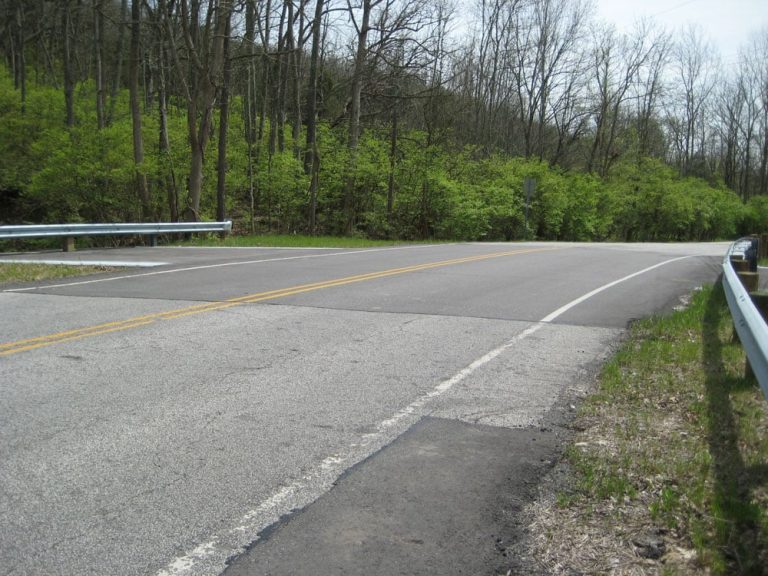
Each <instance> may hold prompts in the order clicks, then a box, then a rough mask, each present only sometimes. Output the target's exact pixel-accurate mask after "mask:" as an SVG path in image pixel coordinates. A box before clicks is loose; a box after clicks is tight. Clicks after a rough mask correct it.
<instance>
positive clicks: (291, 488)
mask: <svg viewBox="0 0 768 576" xmlns="http://www.w3.org/2000/svg"><path fill="white" fill-rule="evenodd" d="M686 258H691V256H681V257H679V258H672V259H671V260H665V261H664V262H661V263H659V264H654V265H653V266H649V267H648V268H643V269H642V270H639V271H638V272H634V273H633V274H629V275H627V276H624V277H623V278H619V279H618V280H614V281H613V282H609V283H608V284H604V285H603V286H600V287H599V288H596V289H594V290H592V291H591V292H587V293H586V294H584V295H583V296H580V297H579V298H576V299H575V300H572V301H571V302H569V303H568V304H566V305H565V306H561V307H560V308H558V309H557V310H555V311H554V312H552V313H550V314H547V315H546V316H545V317H544V318H542V319H541V320H539V321H538V322H537V323H534V324H532V325H531V326H529V327H528V328H526V329H525V330H523V331H522V332H520V333H519V334H517V335H515V336H514V337H513V338H512V339H510V340H509V341H507V342H505V343H504V344H502V345H501V346H499V347H498V348H494V349H493V350H491V351H490V352H488V353H487V354H484V355H483V356H481V357H480V358H478V359H477V360H475V361H473V362H472V363H470V364H469V365H467V366H466V367H465V368H463V369H462V370H460V371H459V372H457V373H456V374H455V375H454V376H452V377H451V378H449V379H447V380H443V381H442V382H440V383H439V384H438V385H437V386H435V387H434V388H433V389H432V390H430V391H429V392H427V393H425V394H423V395H422V396H421V397H420V398H417V399H416V400H414V401H413V402H411V403H410V404H408V405H407V406H406V407H405V408H402V409H400V410H398V411H397V412H395V413H394V414H393V415H392V416H391V417H390V418H387V419H386V420H383V421H381V422H380V423H379V424H378V426H377V427H376V431H375V432H370V433H368V434H364V435H363V436H362V437H361V441H360V442H359V443H358V444H356V445H355V446H356V447H361V446H362V447H366V446H371V445H378V444H381V443H382V440H383V439H384V438H385V436H386V433H387V431H388V430H389V429H391V428H393V427H394V426H396V425H397V424H398V423H400V422H401V421H402V420H404V419H405V418H407V417H408V416H411V415H413V414H414V413H416V411H417V410H419V409H420V408H422V407H424V405H426V404H427V402H429V401H430V400H432V399H433V398H437V397H438V396H440V395H442V394H444V393H446V392H448V391H449V390H450V389H451V388H453V387H454V386H455V385H456V384H458V383H459V382H461V381H462V380H464V379H466V378H467V377H468V376H470V375H472V373H474V372H475V371H476V370H477V369H478V368H481V367H483V366H485V365H486V364H488V363H489V362H491V361H492V360H493V359H495V358H496V357H498V356H499V355H500V354H502V353H503V352H505V351H506V350H508V349H509V348H511V347H512V346H514V345H515V344H517V343H518V342H520V341H522V340H525V339H526V338H527V337H528V336H530V335H531V334H534V333H536V332H538V331H539V330H541V328H543V327H544V326H546V325H547V324H549V323H551V322H552V321H553V320H555V319H556V318H558V317H559V316H562V315H563V314H565V313H566V312H567V311H568V310H570V309H571V308H573V307H575V306H578V305H579V304H581V303H582V302H584V301H585V300H588V299H589V298H592V296H595V295H596V294H599V293H600V292H603V291H605V290H608V289H609V288H613V287H614V286H616V285H617V284H621V283H622V282H626V281H627V280H631V279H632V278H635V277H637V276H640V275H641V274H645V273H646V272H650V271H651V270H655V269H656V268H660V267H662V266H666V265H667V264H672V263H673V262H678V261H680V260H685V259H686ZM348 459H349V457H344V456H339V455H338V454H332V455H331V456H328V457H327V458H325V459H324V460H323V461H322V462H320V465H319V467H318V468H317V470H318V471H319V472H314V473H310V474H307V475H306V476H304V477H303V478H301V479H299V480H296V481H294V482H292V483H291V484H289V485H287V486H283V487H282V488H280V489H279V490H278V491H277V492H275V493H274V494H273V495H272V496H270V497H269V498H267V499H266V500H265V501H263V502H262V503H261V504H260V505H259V506H257V507H256V508H254V509H253V510H250V511H248V512H246V513H245V514H244V515H243V516H242V517H241V518H240V521H239V522H238V526H236V527H234V528H231V529H230V530H228V531H226V532H225V533H222V534H220V535H219V536H216V537H214V538H212V539H211V540H210V541H208V542H205V543H204V544H200V545H199V546H197V547H195V548H194V549H193V550H192V551H190V552H189V553H187V554H185V555H184V556H179V557H177V558H175V559H174V560H173V561H171V562H170V563H169V564H168V565H167V566H166V567H165V568H164V569H162V570H160V571H158V572H157V575H156V576H189V575H190V574H192V573H193V570H195V568H196V566H197V565H198V564H199V563H201V562H203V561H211V560H212V559H213V557H214V556H219V557H220V558H221V563H222V566H221V567H222V568H223V564H224V563H225V562H226V560H227V559H229V558H231V557H232V556H233V555H234V554H240V553H242V550H244V549H245V547H246V546H247V545H248V544H252V543H253V542H254V540H253V539H250V540H248V541H247V542H246V543H245V545H243V546H242V547H241V549H239V550H238V549H223V548H220V546H219V541H220V540H222V539H225V538H227V539H231V538H232V537H233V536H236V535H239V537H240V540H241V541H245V540H246V539H248V538H249V537H251V538H257V537H258V535H259V533H260V532H261V531H262V530H264V528H266V527H267V526H269V525H270V524H272V523H274V522H275V521H277V520H279V519H280V517H282V516H283V515H284V514H285V513H287V512H288V510H282V511H279V510H276V509H279V508H280V507H281V506H282V505H283V504H284V503H286V502H288V501H289V500H290V499H291V498H292V497H293V496H294V495H295V494H297V493H298V492H300V491H301V490H302V488H304V487H305V486H306V485H307V484H308V483H309V480H310V479H312V478H314V477H316V476H317V475H318V474H319V473H325V474H327V473H329V472H331V471H333V474H334V476H335V477H338V476H339V475H340V474H341V473H342V472H343V471H344V470H345V469H346V462H347V460H348ZM265 513H270V514H269V518H268V519H267V520H266V521H265V519H264V514H265Z"/></svg>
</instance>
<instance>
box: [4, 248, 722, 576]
mask: <svg viewBox="0 0 768 576" xmlns="http://www.w3.org/2000/svg"><path fill="white" fill-rule="evenodd" d="M725 249H726V245H725V244H708V245H699V244H680V245H612V244H605V245H588V244H538V243H527V244H451V245H434V246H433V245H429V246H407V247H394V248H381V249H366V250H340V249H333V250H331V249H328V250H317V249H315V250H310V249H306V250H301V249H294V250H287V249H283V250H281V249H266V248H264V249H258V248H253V249H245V248H243V249H213V248H200V249H196V248H156V249H138V248H137V249H125V250H109V251H103V252H96V251H93V252H79V253H75V254H68V255H63V256H62V257H65V258H76V259H83V260H109V261H127V260H133V261H143V262H152V261H156V262H162V263H164V264H163V265H161V266H157V267H153V268H131V269H128V270H125V271H122V272H117V273H113V274H109V275H104V276H95V277H87V278H76V279H71V280H66V281H57V282H48V283H42V284H38V285H25V286H11V287H7V288H6V290H4V291H2V292H0V574H14V575H16V574H114V575H119V574H219V573H221V572H222V571H223V570H224V569H225V567H226V563H227V561H228V560H230V561H231V562H232V563H233V565H232V566H231V567H230V570H231V571H232V573H236V574H246V573H252V574H266V573H270V574H297V573H306V572H310V571H311V572H312V573H316V574H325V573H349V574H354V573H360V572H365V573H368V574H377V573H380V574H388V573H413V574H418V573H425V572H428V573H437V572H442V573H463V572H468V573H483V572H490V571H491V570H492V569H494V568H493V567H494V566H497V565H499V566H501V565H504V563H505V562H508V561H510V560H509V559H507V558H506V557H504V554H503V547H501V546H500V545H499V543H498V541H497V540H500V538H499V534H510V535H514V533H515V530H516V529H517V528H515V527H514V524H515V519H516V517H515V515H516V511H519V509H520V507H521V506H522V504H521V499H522V500H524V499H525V497H527V496H526V494H527V495H530V489H531V485H533V486H534V487H535V483H536V481H538V479H539V477H540V476H541V474H543V473H544V472H545V471H546V469H547V468H548V466H549V462H550V460H549V459H550V458H551V457H552V456H553V455H556V452H557V447H556V444H557V441H556V440H557V438H556V436H557V434H556V433H555V432H552V430H551V429H552V427H553V426H554V425H553V424H552V423H553V422H554V423H555V424H556V423H557V422H558V421H559V420H558V418H559V416H555V411H556V410H558V409H559V407H562V403H563V401H564V400H565V399H567V398H569V397H570V396H572V395H573V394H576V395H578V394H579V393H581V392H583V390H584V389H585V388H586V387H587V386H588V385H589V384H590V381H591V378H592V375H593V374H594V371H595V369H596V367H597V366H598V365H599V362H600V361H601V360H602V359H604V358H605V356H606V354H608V353H609V352H610V350H611V349H612V346H613V344H614V343H615V342H616V341H617V340H618V339H619V338H620V337H621V334H622V332H623V330H624V329H625V327H626V325H627V323H628V322H629V321H630V320H631V319H634V318H639V317H642V316H646V315H648V314H651V313H654V312H657V311H662V310H668V309H670V308H671V307H672V306H673V305H675V304H677V303H679V299H680V297H681V296H683V295H685V294H687V293H689V292H690V290H691V289H693V288H694V287H695V286H698V285H701V284H702V283H705V282H712V281H714V280H715V278H716V277H717V274H718V270H719V264H720V259H721V258H722V254H724V252H725ZM37 257H38V258H47V259H50V258H51V254H46V255H38V256H37ZM2 259H3V257H0V261H2ZM393 441H394V442H393ZM537 442H538V445H537ZM462 467H463V468H462ZM345 473H346V474H345ZM526 490H527V492H526ZM501 492H504V493H506V494H507V495H506V496H504V495H503V494H500V493H501ZM498 498H501V499H502V500H503V499H504V498H507V500H505V502H507V504H505V505H504V506H502V508H503V509H504V512H503V513H500V512H499V510H498V509H497V510H494V507H495V504H494V505H492V504H491V502H492V501H494V499H498ZM510 502H513V504H510ZM296 511H299V512H296ZM291 512H294V513H293V514H292V516H290V518H289V519H288V520H287V521H286V519H285V516H286V515H287V514H290V513H291ZM281 518H283V521H282V523H280V524H275V522H277V521H278V520H280V519H281ZM269 526H272V529H271V530H269V531H266V532H265V531H264V530H265V528H267V527H269ZM518 528H519V527H518ZM257 540H258V543H257V544H256V545H255V546H253V547H252V548H251V549H250V551H249V552H248V553H247V554H244V555H243V552H244V551H245V549H246V547H247V546H249V545H250V544H252V543H254V542H256V541H257ZM233 559H234V560H233ZM307 562H311V564H307ZM310 566H311V567H312V568H311V570H310ZM446 571H447V572H446Z"/></svg>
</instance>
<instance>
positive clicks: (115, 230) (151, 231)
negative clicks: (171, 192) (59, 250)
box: [0, 220, 232, 252]
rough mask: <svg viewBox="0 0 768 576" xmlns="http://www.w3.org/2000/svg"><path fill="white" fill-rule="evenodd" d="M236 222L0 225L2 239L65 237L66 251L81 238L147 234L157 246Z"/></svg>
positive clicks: (229, 228) (223, 229)
mask: <svg viewBox="0 0 768 576" xmlns="http://www.w3.org/2000/svg"><path fill="white" fill-rule="evenodd" d="M231 231H232V222H231V221H229V220H228V221H226V222H155V223H124V224H45V225H43V224H40V225H37V224H34V225H24V226H0V239H18V238H50V237H58V238H64V245H63V246H64V251H65V252H67V251H69V250H73V249H74V240H73V239H74V238H76V237H78V236H122V235H133V234H136V235H143V236H149V237H150V245H152V246H156V245H157V236H158V235H159V234H174V233H183V232H231Z"/></svg>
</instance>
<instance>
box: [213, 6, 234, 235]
mask: <svg viewBox="0 0 768 576" xmlns="http://www.w3.org/2000/svg"><path fill="white" fill-rule="evenodd" d="M229 34H230V20H229V18H227V23H226V26H225V27H224V48H223V54H224V76H223V79H222V85H221V104H220V105H219V158H218V165H217V171H218V180H217V183H216V220H218V221H219V222H223V221H224V218H225V217H226V177H227V130H228V128H229V82H230V75H231V62H230V59H229ZM225 234H226V233H225V232H222V236H224V235H225Z"/></svg>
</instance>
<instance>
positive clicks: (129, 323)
mask: <svg viewBox="0 0 768 576" xmlns="http://www.w3.org/2000/svg"><path fill="white" fill-rule="evenodd" d="M556 249H557V248H528V249H520V250H512V251H508V252H493V253H490V254H483V255H480V256H467V257H465V258H454V259H452V260H441V261H439V262H430V263H427V264H416V265H414V266H405V267H403V268H392V269H389V270H383V271H380V272H370V273H367V274H357V275H355V276H346V277H344V278H337V279H335V280H326V281H324V282H313V283H311V284H302V285H299V286H291V287H289V288H282V289H280V290H270V291H267V292H258V293H256V294H248V295H247V296H240V297H238V298H231V299H229V300H223V301H221V302H209V303H205V304H196V305H194V306H188V307H185V308H179V309H176V310H168V311H166V312H156V313H154V314H147V315H144V316H137V317H135V318H129V319H127V320H118V321H115V322H106V323H104V324H97V325H95V326H87V327H85V328H76V329H74V330H67V331H64V332H57V333H55V334H48V335H46V336H38V337H36V338H27V339H26V340H17V341H15V342H7V343H5V344H0V356H10V355H11V354H17V353H19V352H26V351H28V350H35V349H37V348H43V347H45V346H52V345H54V344H60V343H63V342H70V341H72V340H80V339H82V338H89V337H91V336H99V335H101V334H109V333H110V332H120V331H123V330H130V329H131V328H138V327H140V326H146V325H147V324H152V323H154V322H157V321H158V320H175V319H176V318H183V317H184V316H192V315H194V314H202V313H203V312H213V311H215V310H223V309H225V308H231V307H233V306H240V305H242V304H252V303H254V302H263V301H265V300H274V299H276V298H284V297H286V296H293V295H296V294H301V293H303V292H313V291H315V290H322V289H325V288H334V287H336V286H345V285H347V284H354V283H356V282H365V281H367V280H376V279H378V278H386V277H388V276H397V275H399V274H407V273H409V272H419V271H421V270H430V269H432V268H441V267H443V266H453V265H456V264H465V263H468V262H479V261H481V260H489V259H491V258H501V257H504V256H513V255H517V254H530V253H532V252H544V251H549V250H556Z"/></svg>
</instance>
